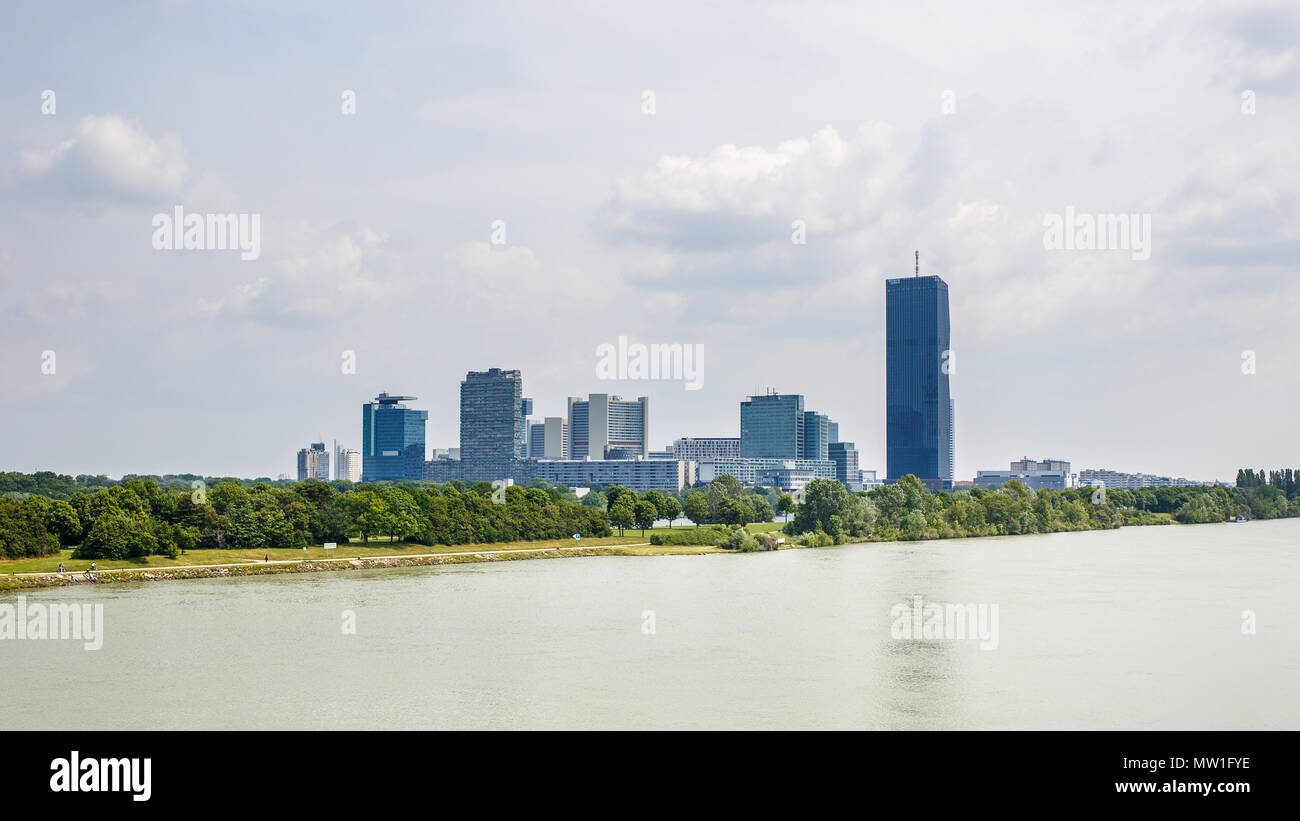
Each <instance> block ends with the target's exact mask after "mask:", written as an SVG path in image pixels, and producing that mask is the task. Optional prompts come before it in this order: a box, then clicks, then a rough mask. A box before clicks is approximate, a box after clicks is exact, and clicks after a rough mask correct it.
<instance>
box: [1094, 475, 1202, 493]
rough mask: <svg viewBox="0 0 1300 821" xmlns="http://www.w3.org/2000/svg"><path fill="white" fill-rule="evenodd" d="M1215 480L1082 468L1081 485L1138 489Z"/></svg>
mask: <svg viewBox="0 0 1300 821" xmlns="http://www.w3.org/2000/svg"><path fill="white" fill-rule="evenodd" d="M1212 484H1214V483H1213V482H1197V481H1194V480H1192V479H1184V478H1182V477H1179V478H1177V479H1175V478H1173V477H1171V476H1155V475H1153V474H1150V473H1123V472H1121V471H1118V470H1081V471H1079V477H1078V486H1079V487H1105V488H1106V489H1108V490H1136V489H1138V488H1144V487H1197V486H1200V485H1212Z"/></svg>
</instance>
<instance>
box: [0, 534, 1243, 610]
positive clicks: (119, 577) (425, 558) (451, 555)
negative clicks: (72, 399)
mask: <svg viewBox="0 0 1300 821" xmlns="http://www.w3.org/2000/svg"><path fill="white" fill-rule="evenodd" d="M1173 524H1176V523H1174V522H1173V521H1172V520H1171V519H1169V518H1168V517H1167V516H1166V517H1161V518H1160V519H1159V520H1158V521H1152V522H1150V523H1149V524H1145V525H1139V524H1131V525H1128V526H1127V527H1149V526H1156V525H1173ZM1222 524H1227V523H1226V522H1225V523H1222ZM748 527H749V529H750V531H751V532H754V531H758V530H779V529H780V527H781V525H780V524H779V523H775V522H770V523H766V524H756V525H749V526H748ZM1115 529H1119V528H1115ZM656 530H659V529H658V528H656ZM663 530H664V531H665V532H667V529H666V528H664V529H663ZM1093 530H1095V529H1088V530H1082V531H1057V532H1092V531H1093ZM1020 535H1022V536H1031V535H1042V534H1020ZM633 538H635V537H631V536H623V537H618V536H615V537H608V538H607V539H604V540H600V541H601V543H600V544H585V545H581V546H577V545H574V546H569V545H568V543H567V542H563V543H562V542H544V543H542V544H539V545H536V546H531V547H530V546H527V545H526V543H519V542H515V543H509V546H500V547H499V546H498V545H479V546H478V547H477V549H471V550H460V551H453V550H452V548H451V547H450V546H445V545H444V546H442V547H443V548H444V550H443V551H441V552H425V553H416V554H408V555H402V554H389V555H373V554H374V553H375V552H378V551H381V550H382V547H380V546H375V547H369V548H367V551H368V552H370V554H371V555H366V552H363V551H361V550H357V548H359V547H361V545H347V546H346V547H344V548H342V550H344V551H346V552H348V553H352V554H353V555H350V556H342V557H337V558H332V557H320V556H312V557H310V558H306V559H270V560H261V559H247V558H246V559H244V560H243V561H236V562H229V563H221V564H177V565H171V566H150V567H136V568H132V567H116V568H106V569H102V570H100V569H97V570H94V571H89V570H85V569H79V568H69V569H67V571H66V572H64V573H62V574H60V573H56V572H50V571H43V572H42V571H28V572H10V573H8V574H5V575H0V593H5V592H7V591H17V590H33V589H39V588H46V587H69V586H73V585H86V584H107V583H115V582H148V581H168V580H172V579H206V578H231V577H237V576H261V575H275V574H283V573H321V572H333V571H340V570H376V569H383V568H393V567H426V566H436V565H444V564H465V563H473V562H494V561H516V560H524V559H560V558H573V557H588V556H681V555H700V554H706V553H733V552H735V551H731V550H726V549H724V548H721V547H716V546H712V545H655V544H651V543H650V542H648V541H647V542H635V541H632V539H633ZM971 538H988V537H977V536H966V537H956V538H946V539H920V540H916V541H917V542H934V543H942V542H952V541H964V540H965V539H971ZM995 538H1008V539H1010V538H1017V536H1001V537H995ZM892 542H893V540H890V539H881V538H870V537H869V538H866V539H858V540H853V541H848V542H844V543H843V545H850V544H887V543H892ZM843 545H840V546H843ZM421 547H426V546H423V545H421ZM461 547H464V546H461ZM804 547H806V546H805V545H800V544H797V543H795V542H793V541H790V542H787V543H785V544H783V545H781V547H780V549H781V550H791V549H796V548H804ZM426 549H427V547H426ZM213 552H217V551H213ZM286 552H287V553H297V552H298V551H296V550H293V551H276V550H272V551H271V553H274V554H277V555H280V554H283V553H286ZM313 552H320V548H319V547H317V548H314V549H313ZM196 553H198V554H199V555H202V552H201V551H191V552H190V553H189V554H188V556H189V557H190V558H193V557H194V556H195V555H196ZM358 554H360V555H358ZM269 555H270V554H267V556H268V558H269ZM151 558H153V557H151ZM3 572H4V567H3V565H0V573H3Z"/></svg>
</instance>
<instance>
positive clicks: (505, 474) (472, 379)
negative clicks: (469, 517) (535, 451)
mask: <svg viewBox="0 0 1300 821" xmlns="http://www.w3.org/2000/svg"><path fill="white" fill-rule="evenodd" d="M523 392H524V380H523V377H522V376H521V375H520V374H519V371H517V370H510V371H506V370H502V369H500V368H492V369H490V370H486V371H470V372H469V373H467V374H466V375H465V380H464V381H463V382H461V383H460V463H461V468H462V470H463V475H464V477H465V479H467V480H468V481H471V482H480V481H482V482H492V481H496V480H498V479H506V478H510V477H512V476H514V475H515V471H516V468H517V463H518V461H519V460H520V459H523V458H525V456H526V455H527V454H526V453H525V451H524V442H525V436H524V433H525V415H526V412H531V411H532V400H531V399H525V398H524V395H523Z"/></svg>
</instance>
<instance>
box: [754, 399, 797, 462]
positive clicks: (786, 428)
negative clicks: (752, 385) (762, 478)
mask: <svg viewBox="0 0 1300 821" xmlns="http://www.w3.org/2000/svg"><path fill="white" fill-rule="evenodd" d="M740 455H741V456H742V457H744V458H746V459H802V458H804V409H803V396H802V395H801V394H795V393H787V394H782V393H769V394H765V395H763V396H751V397H749V398H748V399H746V400H745V401H743V402H741V403H740Z"/></svg>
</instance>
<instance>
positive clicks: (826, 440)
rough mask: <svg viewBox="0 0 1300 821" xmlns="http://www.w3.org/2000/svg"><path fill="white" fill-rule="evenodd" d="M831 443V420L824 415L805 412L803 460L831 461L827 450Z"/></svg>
mask: <svg viewBox="0 0 1300 821" xmlns="http://www.w3.org/2000/svg"><path fill="white" fill-rule="evenodd" d="M830 443H831V420H830V417H828V416H827V415H826V414H824V413H818V412H817V411H804V414H803V458H804V459H829V458H830V455H829V453H830V451H829V450H827V448H829V447H830Z"/></svg>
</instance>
